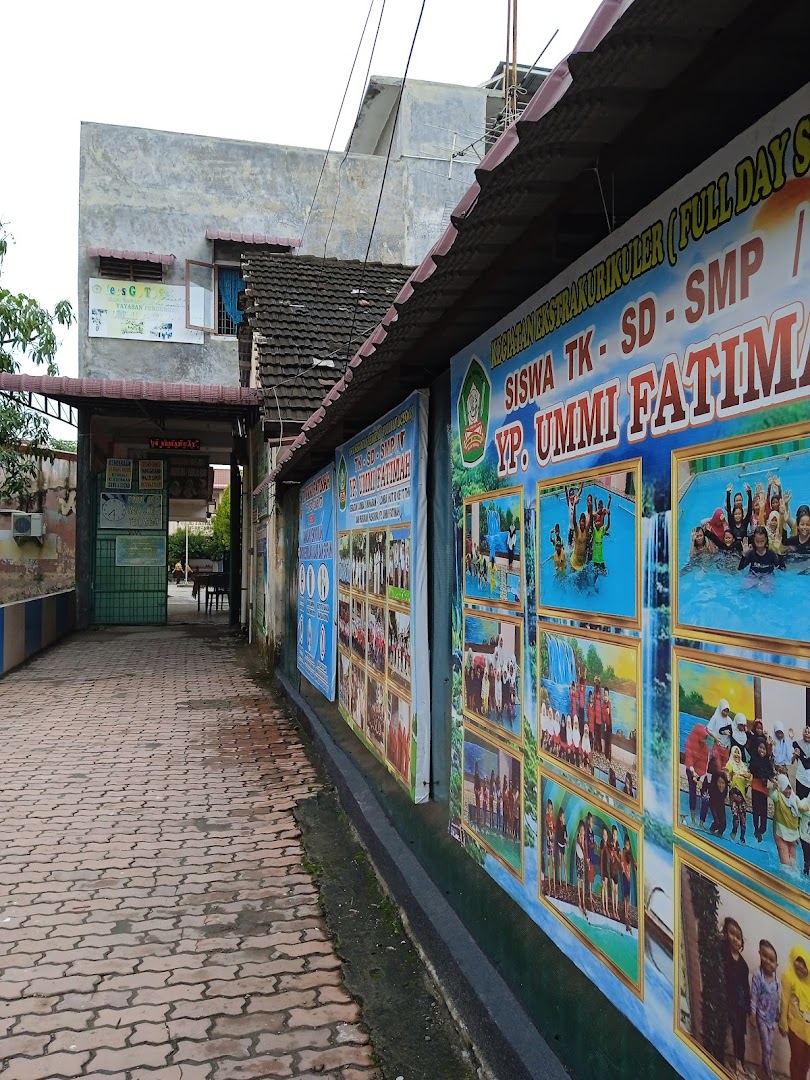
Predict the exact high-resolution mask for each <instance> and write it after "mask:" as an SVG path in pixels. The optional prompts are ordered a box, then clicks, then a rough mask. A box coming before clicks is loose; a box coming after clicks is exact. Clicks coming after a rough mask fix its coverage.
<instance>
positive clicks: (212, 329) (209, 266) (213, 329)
mask: <svg viewBox="0 0 810 1080" xmlns="http://www.w3.org/2000/svg"><path fill="white" fill-rule="evenodd" d="M192 266H201V267H203V268H204V269H205V270H210V271H211V277H212V281H213V293H212V297H211V300H212V303H211V311H212V315H213V318H212V322H213V326H198V325H197V324H196V323H193V322H192V321H191V285H192V281H191V273H190V267H192ZM218 297H219V271H218V269H217V264H216V263H212V262H203V261H202V260H201V259H186V327H187V329H189V330H201V331H202V332H203V333H204V334H216V333H217V322H218V318H217V300H218Z"/></svg>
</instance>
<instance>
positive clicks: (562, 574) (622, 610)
mask: <svg viewBox="0 0 810 1080" xmlns="http://www.w3.org/2000/svg"><path fill="white" fill-rule="evenodd" d="M637 485H638V472H637V469H635V468H634V469H628V470H621V471H618V470H617V471H615V472H607V473H603V474H601V475H596V476H594V477H588V476H582V477H579V478H577V479H574V480H571V481H569V482H562V483H560V482H557V483H555V484H553V485H548V486H545V487H544V486H543V485H538V510H539V521H538V532H539V536H540V542H539V552H538V556H539V557H538V569H537V582H538V604H539V607H540V609H541V610H544V609H547V608H551V609H558V608H564V609H571V608H573V609H578V608H582V607H591V608H592V609H593V610H594V611H595V612H598V613H599V614H601V615H606V616H613V617H614V618H622V619H626V620H632V619H634V618H635V617H636V616H637V614H638V611H637V606H638V603H637V601H638V596H637V573H638V540H639V537H638V520H637V507H636V490H637Z"/></svg>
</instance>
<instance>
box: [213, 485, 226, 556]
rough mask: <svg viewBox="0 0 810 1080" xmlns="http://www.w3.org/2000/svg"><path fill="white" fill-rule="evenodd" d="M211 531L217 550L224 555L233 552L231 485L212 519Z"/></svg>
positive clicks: (223, 495)
mask: <svg viewBox="0 0 810 1080" xmlns="http://www.w3.org/2000/svg"><path fill="white" fill-rule="evenodd" d="M211 530H212V532H213V534H214V539H215V540H216V542H217V549H218V550H219V551H220V552H221V553H223V554H224V552H226V551H230V550H231V488H230V484H229V485H228V487H226V488H225V490H224V491H223V492H222V496H221V498H220V500H219V505H218V506H217V508H216V510H215V511H214V515H213V517H212V518H211Z"/></svg>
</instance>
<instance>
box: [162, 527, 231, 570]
mask: <svg viewBox="0 0 810 1080" xmlns="http://www.w3.org/2000/svg"><path fill="white" fill-rule="evenodd" d="M186 528H187V526H185V525H184V526H183V527H182V528H181V529H177V530H176V531H175V532H173V533H172V534H171V536H170V537H169V562H170V563H171V564H172V566H174V565H175V563H177V562H180V563H182V564H183V565H185V561H186ZM218 548H219V545H218V544H217V541H216V540H215V538H214V535H213V533H212V532H211V531H210V530H206V531H205V532H200V531H199V530H197V529H189V530H188V557H189V559H211V560H212V561H215V560H216V559H218V558H219V555H220V552H219V550H218Z"/></svg>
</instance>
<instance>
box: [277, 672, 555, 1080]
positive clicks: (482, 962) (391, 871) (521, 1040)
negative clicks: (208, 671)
mask: <svg viewBox="0 0 810 1080" xmlns="http://www.w3.org/2000/svg"><path fill="white" fill-rule="evenodd" d="M276 677H277V679H278V682H279V684H280V686H281V688H282V690H283V691H284V693H285V694H286V695H287V697H288V698H289V700H290V701H291V702H292V704H293V705H294V706H295V708H296V710H297V711H298V713H299V716H300V718H301V720H302V722H303V724H304V726H305V727H306V729H307V731H308V733H309V735H310V737H311V739H312V741H313V743H314V745H315V748H316V750H317V751H318V753H319V754H320V756H321V760H322V762H323V765H324V767H325V769H326V771H327V773H328V774H329V777H330V779H331V780H332V782H333V783H334V785H335V787H336V788H337V790H338V793H339V795H340V799H341V803H342V804H343V807H344V809H345V810H346V812H347V814H348V815H349V818H350V819H351V822H352V824H353V825H354V827H355V829H356V830H357V832H358V834H359V835H360V837H361V839H362V840H363V843H364V844H365V845H366V846H367V847H368V849H369V852H370V853H371V857H372V859H373V861H374V863H375V865H376V867H377V869H378V871H379V872H380V874H381V875H382V877H383V880H384V883H385V885H386V886H387V888H388V889H389V890H390V892H391V895H392V896H393V898H394V899H395V900H396V902H397V903H398V904H399V906H400V907H401V908H402V910H403V912H404V914H405V917H406V920H407V923H408V925H409V926H410V929H411V931H412V933H413V935H414V938H415V941H416V944H417V947H418V948H419V950H420V952H421V953H422V954H423V955H424V957H425V958H426V962H427V964H428V966H429V968H430V969H431V970H432V972H433V973H434V974H435V976H436V977H437V981H438V982H439V983H440V985H441V987H442V990H443V992H444V993H445V995H446V997H447V999H448V1007H449V1008H450V1010H451V1012H452V1013H453V1015H454V1017H455V1018H456V1019H457V1020H458V1021H460V1023H461V1025H462V1026H463V1027H464V1028H465V1029H466V1032H467V1035H468V1036H469V1038H470V1040H471V1042H472V1044H473V1046H474V1047H475V1050H476V1053H477V1054H478V1055H479V1057H480V1058H481V1061H482V1062H483V1063H484V1065H485V1066H486V1068H487V1069H488V1071H489V1072H490V1073H491V1075H492V1076H495V1077H501V1078H504V1080H506V1078H508V1080H570V1076H569V1073H568V1072H566V1070H565V1068H564V1067H563V1065H562V1063H561V1062H560V1060H559V1058H558V1057H557V1056H556V1055H555V1054H554V1052H553V1050H552V1049H551V1048H550V1046H549V1045H548V1043H547V1042H546V1041H545V1039H543V1037H542V1036H541V1035H540V1033H539V1032H538V1030H537V1028H536V1027H535V1026H534V1024H533V1023H532V1022H531V1020H530V1019H529V1017H528V1016H527V1014H526V1012H525V1011H524V1009H523V1008H522V1006H521V1005H520V1003H519V1002H518V1000H517V998H516V997H515V996H514V994H513V993H512V991H511V990H510V989H509V987H508V986H507V984H506V982H505V981H504V979H503V978H502V976H501V975H500V974H499V972H498V971H497V970H496V968H495V967H494V966H493V965H492V964H491V963H490V961H489V960H488V959H487V957H486V956H485V955H484V953H483V952H482V951H481V949H480V948H479V947H478V945H477V944H476V942H475V941H474V939H473V938H472V936H471V935H470V934H469V932H468V931H467V929H466V928H465V926H464V924H463V923H462V921H461V919H460V918H459V917H458V915H457V914H456V913H455V911H454V910H453V909H452V907H451V906H450V904H449V903H448V902H447V900H446V899H445V898H444V896H443V895H442V893H441V891H440V890H439V889H437V888H436V886H435V885H434V883H433V881H432V880H431V879H430V878H429V877H428V875H427V873H426V871H425V870H424V868H423V867H422V864H421V863H420V862H419V861H418V859H417V858H416V856H415V855H414V854H413V853H412V852H411V851H410V849H409V847H408V845H407V844H406V843H405V841H404V840H403V839H402V838H401V836H400V835H399V833H398V832H397V831H396V829H395V828H394V827H393V825H392V824H391V822H390V821H389V819H388V817H387V816H386V814H385V811H384V810H383V808H382V806H381V805H380V803H379V802H378V800H377V799H376V797H375V796H374V793H373V792H372V790H371V788H370V787H369V785H368V783H367V782H366V780H365V778H364V776H363V774H362V773H361V772H360V770H359V769H358V768H357V766H356V765H355V764H354V762H353V761H352V760H351V758H350V757H349V756H348V755H347V754H346V753H345V752H344V751H343V750H342V749H341V748H340V747H339V746H338V745H337V743H335V741H334V740H333V739H332V736H331V735H330V733H329V731H328V730H327V728H326V727H325V726H324V724H323V723H322V722H321V720H320V719H319V717H318V715H317V713H315V711H314V710H313V709H312V707H311V706H310V705H309V704H308V702H306V701H305V700H304V699H303V698H302V697H301V696H300V694H299V693H298V692H297V690H295V688H294V687H293V686H292V684H291V683H290V682H289V680H288V679H286V678H285V677H284V676H283V675H282V674H279V673H277V674H276Z"/></svg>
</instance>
